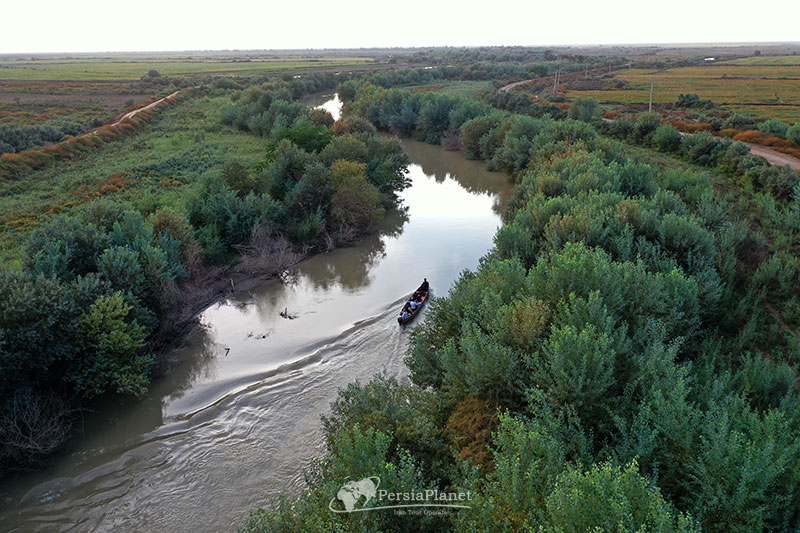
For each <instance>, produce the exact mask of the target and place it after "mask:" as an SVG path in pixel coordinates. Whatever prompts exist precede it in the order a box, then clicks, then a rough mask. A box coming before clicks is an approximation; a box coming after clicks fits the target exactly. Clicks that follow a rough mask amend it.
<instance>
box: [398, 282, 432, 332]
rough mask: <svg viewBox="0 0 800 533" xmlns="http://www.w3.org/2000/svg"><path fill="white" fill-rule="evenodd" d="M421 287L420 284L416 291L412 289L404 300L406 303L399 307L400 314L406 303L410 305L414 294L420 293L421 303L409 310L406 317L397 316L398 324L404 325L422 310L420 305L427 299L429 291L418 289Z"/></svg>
mask: <svg viewBox="0 0 800 533" xmlns="http://www.w3.org/2000/svg"><path fill="white" fill-rule="evenodd" d="M421 288H422V286H421V285H420V287H419V288H418V289H417V290H416V291H414V294H412V295H411V296H409V298H408V300H406V303H405V304H403V308H402V309H400V314H401V315H402V314H403V309H405V308H406V305H408V306H410V305H411V301H412V300H413V299H414V296H415V295H421V296H422V301H421V303H420V304H419V305H418V306H417V308H416V309H414V310H413V311H409V313H408V317H407V318H405V319H404V318H402V317H399V316H398V317H397V323H398V324H400V325H401V326H405V325H406V324H408V323H409V322H411V321H412V320H414V317H415V316H417V315H418V314H419V312H420V310H422V306H423V305H425V302H427V301H428V294H429V291H423V290H420V289H421Z"/></svg>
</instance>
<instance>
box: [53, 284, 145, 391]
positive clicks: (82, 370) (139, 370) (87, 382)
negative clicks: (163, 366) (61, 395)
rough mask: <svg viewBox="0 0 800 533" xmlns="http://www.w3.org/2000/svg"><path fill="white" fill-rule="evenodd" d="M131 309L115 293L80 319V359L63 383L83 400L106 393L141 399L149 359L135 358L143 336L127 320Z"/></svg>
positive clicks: (142, 342) (133, 322) (139, 327)
mask: <svg viewBox="0 0 800 533" xmlns="http://www.w3.org/2000/svg"><path fill="white" fill-rule="evenodd" d="M131 309H132V308H131V306H130V305H127V304H126V303H125V300H124V299H123V297H122V294H121V293H120V292H116V293H114V294H112V295H110V296H102V297H100V298H98V299H97V301H95V302H94V304H92V306H91V307H90V308H89V309H88V311H87V312H86V314H85V315H84V316H83V317H82V318H81V320H80V323H79V326H78V327H79V329H80V332H81V335H82V348H83V349H82V357H80V358H79V359H77V360H76V361H75V365H74V366H73V368H72V369H71V371H70V373H69V374H68V375H67V376H66V379H68V380H69V381H72V382H73V383H74V385H75V389H76V390H77V391H78V392H79V393H81V394H82V395H83V396H86V397H92V396H97V395H99V394H102V393H103V392H105V391H107V390H114V391H116V392H119V393H126V394H134V395H137V396H141V395H143V394H144V393H145V392H146V391H147V384H148V383H149V375H148V372H149V369H150V363H151V362H152V357H151V356H149V355H139V354H138V351H139V350H140V349H141V348H142V347H143V346H144V344H145V338H146V334H145V331H144V328H143V327H142V326H140V325H139V324H137V323H136V321H133V320H130V312H131Z"/></svg>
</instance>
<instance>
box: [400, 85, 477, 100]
mask: <svg viewBox="0 0 800 533" xmlns="http://www.w3.org/2000/svg"><path fill="white" fill-rule="evenodd" d="M490 86H491V82H489V81H441V82H436V83H430V84H426V85H411V86H409V87H404V89H405V88H407V89H409V90H412V91H413V90H417V91H433V92H440V93H444V94H449V95H451V96H464V97H468V98H477V99H480V95H481V93H482V92H483V91H484V90H485V89H486V88H487V87H490Z"/></svg>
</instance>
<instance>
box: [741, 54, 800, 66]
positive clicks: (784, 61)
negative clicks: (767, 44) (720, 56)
mask: <svg viewBox="0 0 800 533" xmlns="http://www.w3.org/2000/svg"><path fill="white" fill-rule="evenodd" d="M726 64H736V65H800V56H795V55H791V56H759V57H745V58H742V59H735V60H732V61H727V62H726Z"/></svg>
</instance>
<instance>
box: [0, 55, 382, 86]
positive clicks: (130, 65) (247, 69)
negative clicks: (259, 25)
mask: <svg viewBox="0 0 800 533" xmlns="http://www.w3.org/2000/svg"><path fill="white" fill-rule="evenodd" d="M372 62H373V60H372V59H371V58H366V57H307V58H302V57H288V58H230V59H218V58H214V59H202V58H191V59H186V58H184V59H179V58H152V57H144V58H135V57H132V58H130V59H126V60H122V59H119V58H116V57H114V58H113V59H108V58H87V59H78V60H70V59H36V60H31V58H26V59H22V58H17V59H5V60H4V59H2V58H0V81H56V80H69V81H131V80H138V79H139V78H141V77H142V76H144V75H146V74H147V73H148V72H149V71H150V70H157V71H158V72H159V73H161V75H162V76H192V75H199V74H236V75H252V74H261V73H269V72H275V71H284V70H298V69H300V70H302V69H308V68H320V67H329V68H330V67H352V66H359V65H368V64H371V63H372Z"/></svg>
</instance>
